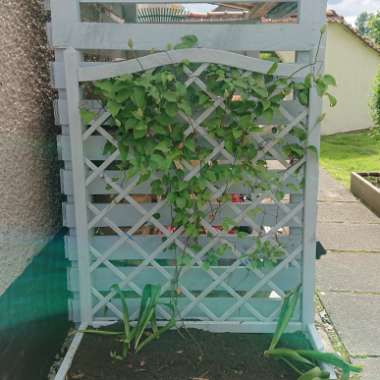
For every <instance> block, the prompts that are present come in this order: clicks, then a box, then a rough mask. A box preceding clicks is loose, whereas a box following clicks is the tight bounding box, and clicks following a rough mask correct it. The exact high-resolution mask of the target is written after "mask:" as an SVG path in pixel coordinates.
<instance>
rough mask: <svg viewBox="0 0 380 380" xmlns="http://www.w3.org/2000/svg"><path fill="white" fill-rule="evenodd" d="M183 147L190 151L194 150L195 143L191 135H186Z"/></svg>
mask: <svg viewBox="0 0 380 380" xmlns="http://www.w3.org/2000/svg"><path fill="white" fill-rule="evenodd" d="M185 147H186V148H187V149H189V150H190V151H191V152H195V151H196V145H195V141H194V138H193V137H188V138H187V139H186V141H185Z"/></svg>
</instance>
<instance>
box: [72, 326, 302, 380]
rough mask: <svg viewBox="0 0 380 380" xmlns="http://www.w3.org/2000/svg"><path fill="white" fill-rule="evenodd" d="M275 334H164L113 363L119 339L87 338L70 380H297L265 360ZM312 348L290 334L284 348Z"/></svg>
mask: <svg viewBox="0 0 380 380" xmlns="http://www.w3.org/2000/svg"><path fill="white" fill-rule="evenodd" d="M270 340H271V335H267V334H265V335H263V334H228V333H224V334H214V333H209V332H205V331H200V330H192V329H191V330H188V329H181V330H179V331H170V332H168V333H166V334H164V335H163V336H162V337H161V338H160V339H159V340H158V341H155V342H153V343H152V344H150V345H149V346H147V347H146V348H145V349H144V350H143V351H142V352H140V353H139V354H130V355H129V357H128V358H127V359H125V360H122V361H119V360H113V359H112V358H111V357H110V352H111V351H116V352H118V353H119V352H120V343H119V342H117V341H115V339H113V338H110V337H107V336H100V335H92V334H87V335H85V336H84V338H83V340H82V343H81V345H80V347H79V350H78V352H77V354H76V356H75V359H74V362H73V364H72V367H71V370H70V373H69V375H68V380H242V379H245V380H247V379H252V380H295V379H296V378H297V376H296V374H295V373H294V372H293V371H292V370H291V369H289V368H288V367H287V366H286V365H285V364H283V363H282V362H279V361H275V360H273V359H267V358H265V357H264V356H263V352H264V350H265V349H266V348H267V347H268V346H269V343H270ZM285 341H286V345H287V347H294V348H308V343H307V341H306V339H305V337H304V336H303V335H302V334H289V335H286V336H285V337H284V340H283V342H281V343H282V344H285Z"/></svg>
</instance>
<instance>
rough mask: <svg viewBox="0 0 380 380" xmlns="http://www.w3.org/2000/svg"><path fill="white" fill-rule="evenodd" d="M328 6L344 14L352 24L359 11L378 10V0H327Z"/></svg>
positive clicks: (379, 3) (379, 2)
mask: <svg viewBox="0 0 380 380" xmlns="http://www.w3.org/2000/svg"><path fill="white" fill-rule="evenodd" d="M328 7H329V8H331V9H334V10H336V11H337V12H338V14H340V15H342V16H344V17H345V19H346V20H347V21H348V22H349V23H351V24H354V23H355V19H356V17H357V16H358V15H359V14H360V13H362V12H364V11H367V12H369V13H371V12H376V11H377V10H380V0H328Z"/></svg>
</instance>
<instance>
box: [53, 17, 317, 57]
mask: <svg viewBox="0 0 380 380" xmlns="http://www.w3.org/2000/svg"><path fill="white" fill-rule="evenodd" d="M190 34H194V35H196V36H197V37H198V40H199V43H200V45H201V46H202V47H204V48H214V49H225V50H230V51H246V50H253V51H257V50H266V51H273V50H274V51H276V50H283V51H289V50H290V51H294V50H303V51H310V50H312V49H313V46H315V43H316V42H315V41H316V40H318V36H319V29H317V28H313V25H312V24H303V23H302V24H251V25H249V24H239V25H237V24H230V25H229V24H223V25H221V24H198V25H191V24H187V25H186V24H167V25H164V24H160V25H157V24H108V23H104V24H103V23H85V22H82V23H80V22H76V23H73V24H72V25H71V27H70V26H69V25H67V26H66V28H64V27H63V25H60V26H57V27H54V25H53V46H54V48H65V47H68V46H71V47H73V48H75V49H109V50H130V46H128V45H129V44H128V40H129V39H132V40H133V45H134V47H133V48H134V49H135V50H151V49H156V50H165V49H166V47H167V45H168V44H172V45H175V44H177V43H178V42H179V41H180V40H181V38H182V37H183V36H186V35H190ZM126 36H128V37H127V38H126Z"/></svg>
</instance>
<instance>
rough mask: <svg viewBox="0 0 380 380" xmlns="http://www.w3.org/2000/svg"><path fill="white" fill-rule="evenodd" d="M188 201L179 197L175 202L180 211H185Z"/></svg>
mask: <svg viewBox="0 0 380 380" xmlns="http://www.w3.org/2000/svg"><path fill="white" fill-rule="evenodd" d="M186 203H187V201H186V199H185V198H181V197H178V198H176V200H175V204H176V206H177V207H178V208H179V209H180V210H183V209H184V208H185V207H186Z"/></svg>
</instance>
